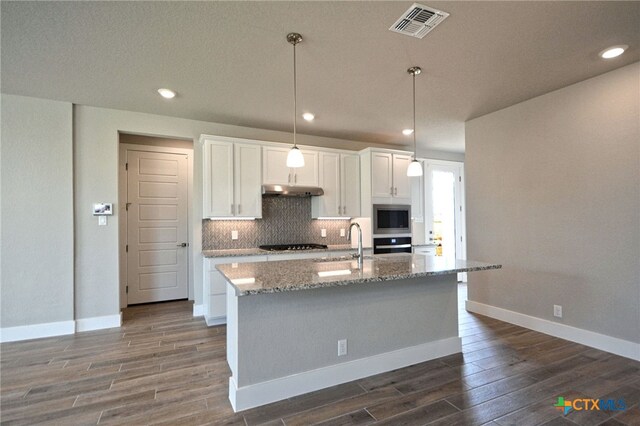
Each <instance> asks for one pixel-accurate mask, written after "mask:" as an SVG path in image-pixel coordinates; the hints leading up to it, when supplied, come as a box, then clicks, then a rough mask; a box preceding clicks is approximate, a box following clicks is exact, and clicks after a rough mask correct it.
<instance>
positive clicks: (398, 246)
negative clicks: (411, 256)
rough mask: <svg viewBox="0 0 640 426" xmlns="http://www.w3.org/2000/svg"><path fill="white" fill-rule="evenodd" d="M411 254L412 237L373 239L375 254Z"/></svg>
mask: <svg viewBox="0 0 640 426" xmlns="http://www.w3.org/2000/svg"><path fill="white" fill-rule="evenodd" d="M387 253H411V237H384V238H374V239H373V254H387Z"/></svg>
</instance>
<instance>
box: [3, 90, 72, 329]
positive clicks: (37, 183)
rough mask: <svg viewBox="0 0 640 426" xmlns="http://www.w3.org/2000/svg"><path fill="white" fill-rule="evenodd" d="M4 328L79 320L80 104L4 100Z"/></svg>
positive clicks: (4, 97)
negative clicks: (76, 163)
mask: <svg viewBox="0 0 640 426" xmlns="http://www.w3.org/2000/svg"><path fill="white" fill-rule="evenodd" d="M1 97H2V120H1V121H2V135H1V140H2V147H1V150H2V156H1V174H2V179H1V182H2V184H1V186H2V189H1V194H2V199H1V211H2V238H1V246H2V248H1V256H0V257H1V269H2V281H1V293H0V296H1V297H0V299H2V302H1V306H2V315H1V318H0V321H1V324H2V327H14V326H19V325H28V324H39V323H49V322H58V321H70V320H73V177H72V170H73V169H72V161H73V156H72V148H73V147H72V106H71V104H70V103H66V102H55V101H48V100H42V99H34V98H25V97H21V96H12V95H4V94H3V95H2V96H1Z"/></svg>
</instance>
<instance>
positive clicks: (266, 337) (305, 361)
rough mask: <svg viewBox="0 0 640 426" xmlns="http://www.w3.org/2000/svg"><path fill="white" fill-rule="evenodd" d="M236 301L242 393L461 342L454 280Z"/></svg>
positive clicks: (446, 277)
mask: <svg viewBox="0 0 640 426" xmlns="http://www.w3.org/2000/svg"><path fill="white" fill-rule="evenodd" d="M483 274H484V272H483ZM480 275H481V274H480ZM237 300H238V342H237V343H238V350H237V353H238V371H237V372H238V375H237V377H236V380H237V384H238V386H246V385H250V384H255V383H260V382H264V381H267V380H272V379H276V378H280V377H286V376H289V375H292V374H296V373H301V372H304V371H310V370H314V369H317V368H320V367H326V366H329V365H334V364H340V363H344V362H348V361H353V360H356V359H361V358H366V357H369V356H373V355H378V354H382V353H386V352H391V351H394V350H398V349H403V348H408V347H411V346H416V345H420V344H423V343H428V342H433V341H437V340H441V339H447V338H452V337H457V336H458V311H457V305H458V300H457V285H456V282H455V275H439V276H431V277H419V278H412V279H407V280H400V281H393V282H390V281H386V282H372V283H361V284H353V285H348V286H339V287H328V288H319V289H313V290H303V291H285V292H281V293H272V294H260V295H257V296H256V295H254V296H241V297H238V298H237ZM339 339H347V352H348V354H347V355H346V356H341V357H338V356H337V349H338V340H339ZM292 342H294V344H292Z"/></svg>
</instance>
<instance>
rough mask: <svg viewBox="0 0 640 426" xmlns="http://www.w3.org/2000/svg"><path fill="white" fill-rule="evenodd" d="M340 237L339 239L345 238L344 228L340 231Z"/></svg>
mask: <svg viewBox="0 0 640 426" xmlns="http://www.w3.org/2000/svg"><path fill="white" fill-rule="evenodd" d="M340 236H341V237H346V236H347V233H346V232H345V230H344V228H342V229H340Z"/></svg>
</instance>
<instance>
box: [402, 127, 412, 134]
mask: <svg viewBox="0 0 640 426" xmlns="http://www.w3.org/2000/svg"><path fill="white" fill-rule="evenodd" d="M411 133H413V129H404V130H403V131H402V134H403V135H405V136H409V135H410V134H411Z"/></svg>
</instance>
